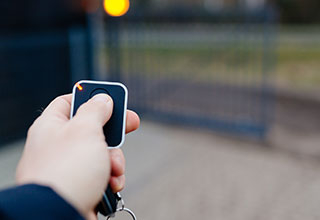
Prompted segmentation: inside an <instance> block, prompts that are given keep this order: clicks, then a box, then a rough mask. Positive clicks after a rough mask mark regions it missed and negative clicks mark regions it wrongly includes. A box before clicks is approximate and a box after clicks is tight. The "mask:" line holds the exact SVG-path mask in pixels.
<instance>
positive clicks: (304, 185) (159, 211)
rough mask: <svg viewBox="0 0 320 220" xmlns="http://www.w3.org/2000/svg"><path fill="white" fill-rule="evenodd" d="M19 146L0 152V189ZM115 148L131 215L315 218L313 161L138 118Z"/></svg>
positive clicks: (317, 167)
mask: <svg viewBox="0 0 320 220" xmlns="http://www.w3.org/2000/svg"><path fill="white" fill-rule="evenodd" d="M22 145H23V142H18V143H15V144H12V145H10V146H7V147H4V148H1V149H0V173H1V179H0V185H1V187H4V186H8V185H10V184H12V183H13V178H14V168H15V164H16V162H17V160H18V158H19V156H20V154H21V150H22ZM123 150H124V152H125V155H126V158H127V187H126V189H125V191H124V192H123V197H124V199H125V202H126V205H127V206H128V207H129V208H131V209H133V210H134V211H135V213H136V215H137V217H138V219H145V220H151V219H152V220H160V219H167V220H171V219H172V220H173V219H175V220H177V219H202V220H209V219H210V220H213V219H218V220H242V219H243V220H257V219H268V220H271V219H272V220H284V219H290V220H301V219H303V220H309V219H310V220H311V219H319V218H320V211H319V210H320V209H319V206H320V175H319V173H320V163H319V161H318V160H317V159H315V158H312V157H308V156H299V155H298V154H293V153H287V151H284V150H281V149H280V150H279V149H278V148H274V147H267V146H265V145H262V144H259V143H255V142H248V141H241V140H238V139H234V138H230V137H222V136H218V135H216V134H213V133H211V132H207V131H201V130H195V129H192V128H181V127H174V126H167V125H158V124H154V123H150V122H145V121H144V122H143V123H142V127H141V129H140V130H139V131H137V132H135V133H133V134H131V135H129V136H128V137H127V140H126V144H125V146H124V147H123ZM122 217H123V219H128V218H124V216H122ZM121 219H122V218H121Z"/></svg>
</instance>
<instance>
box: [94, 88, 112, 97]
mask: <svg viewBox="0 0 320 220" xmlns="http://www.w3.org/2000/svg"><path fill="white" fill-rule="evenodd" d="M100 93H104V94H108V95H110V94H109V92H108V91H107V90H105V89H101V88H99V89H95V90H93V91H92V92H91V94H90V98H92V97H93V96H95V95H98V94H100Z"/></svg>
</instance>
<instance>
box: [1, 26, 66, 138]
mask: <svg viewBox="0 0 320 220" xmlns="http://www.w3.org/2000/svg"><path fill="white" fill-rule="evenodd" d="M0 67H1V69H0V70H1V73H0V102H1V109H0V143H4V142H7V141H11V140H15V139H17V138H21V137H23V136H25V134H26V130H27V128H28V127H29V126H30V125H31V123H32V121H33V120H34V119H35V118H36V117H37V116H39V115H40V113H41V110H42V108H43V107H45V106H46V105H47V104H48V103H49V102H50V100H52V99H53V98H54V97H56V96H57V95H59V94H63V93H66V92H69V91H70V84H71V82H70V71H69V69H70V59H69V34H68V31H55V32H46V33H6V34H5V33H3V34H2V35H1V36H0Z"/></svg>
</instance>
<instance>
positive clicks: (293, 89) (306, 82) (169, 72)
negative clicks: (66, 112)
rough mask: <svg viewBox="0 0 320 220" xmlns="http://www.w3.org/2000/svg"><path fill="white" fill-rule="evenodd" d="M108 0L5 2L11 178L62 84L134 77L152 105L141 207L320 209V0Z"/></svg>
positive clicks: (136, 191) (180, 213) (132, 100)
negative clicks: (116, 9) (111, 7)
mask: <svg viewBox="0 0 320 220" xmlns="http://www.w3.org/2000/svg"><path fill="white" fill-rule="evenodd" d="M119 1H120V0H119ZM103 3H104V2H103V1H100V0H67V1H66V0H63V1H62V0H56V1H46V0H41V1H40V0H25V1H23V2H22V1H19V3H17V2H16V1H3V2H1V3H0V11H1V13H0V21H1V22H0V101H1V107H2V108H1V110H0V112H1V114H0V122H1V123H0V144H1V146H2V147H1V149H0V167H1V168H2V169H0V173H1V176H2V178H1V179H0V185H1V186H3V187H4V186H8V185H11V184H13V183H14V180H13V177H14V169H15V165H16V163H17V160H18V158H19V156H20V154H21V151H22V147H23V140H24V138H25V135H26V132H27V128H28V127H29V126H30V125H31V123H32V122H33V120H34V119H35V118H36V117H38V116H39V115H40V114H41V111H42V110H43V108H45V107H46V106H47V104H48V103H49V102H50V101H51V100H52V99H53V98H54V97H56V96H58V95H61V94H65V93H70V92H71V88H72V86H73V84H74V83H75V82H77V81H78V80H81V79H96V80H111V81H121V82H123V83H124V84H126V85H127V87H128V89H129V107H130V108H131V109H134V110H135V111H137V112H138V113H139V114H140V115H141V117H142V119H143V121H142V128H141V130H140V131H138V132H137V133H135V134H133V135H132V136H129V137H128V140H127V143H126V146H125V147H124V152H125V154H126V156H127V160H128V187H127V189H126V191H125V192H124V194H125V196H126V198H127V199H128V202H129V204H131V206H133V208H134V209H135V210H136V211H137V214H138V216H140V217H141V219H162V218H166V219H200V218H201V219H237V220H238V219H246V220H248V219H291V220H292V219H299V220H300V219H318V218H319V215H320V214H319V212H318V204H319V202H320V195H319V193H320V190H319V184H320V178H319V175H318V173H319V168H320V164H319V156H320V149H319V146H320V144H319V143H320V138H319V137H320V117H319V114H320V96H319V95H320V90H319V88H320V87H319V86H320V74H319V69H320V62H319V60H320V29H319V22H320V15H319V13H318V11H319V9H320V2H319V1H318V0H307V1H304V0H184V1H182V0H171V1H169V0H161V1H160V0H136V1H130V10H129V11H128V13H126V14H125V15H123V16H121V17H111V16H110V15H108V14H107V13H106V12H105V11H104V7H103V6H105V5H104V4H103ZM138 198H139V199H138ZM155 198H156V199H155ZM155 200H156V201H155ZM154 201H155V202H154ZM151 203H152V204H155V206H154V207H150V204H151ZM146 207H149V208H148V209H146ZM193 210H195V211H193Z"/></svg>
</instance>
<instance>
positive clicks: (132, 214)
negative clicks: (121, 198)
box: [106, 207, 137, 220]
mask: <svg viewBox="0 0 320 220" xmlns="http://www.w3.org/2000/svg"><path fill="white" fill-rule="evenodd" d="M117 212H126V213H128V214H129V215H130V216H131V217H132V219H133V220H137V217H136V215H135V214H134V213H133V212H132V211H131V210H130V209H127V208H124V207H121V208H119V209H117ZM113 217H114V216H108V217H107V218H106V220H109V219H110V218H113Z"/></svg>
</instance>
